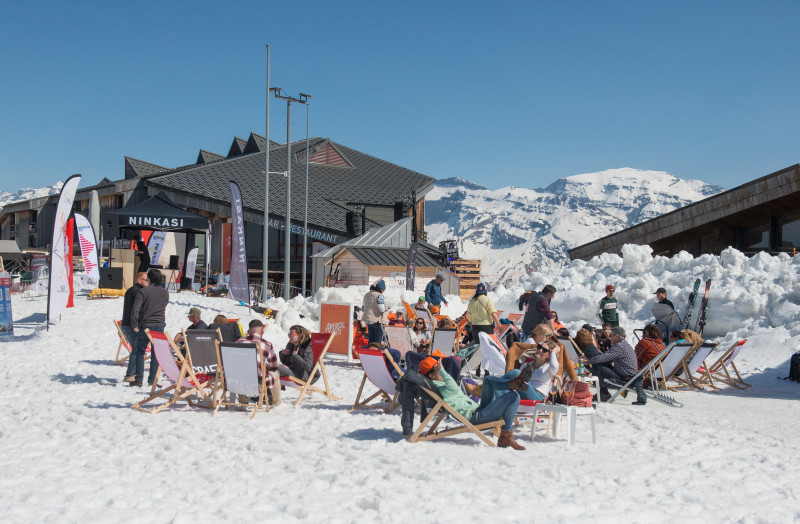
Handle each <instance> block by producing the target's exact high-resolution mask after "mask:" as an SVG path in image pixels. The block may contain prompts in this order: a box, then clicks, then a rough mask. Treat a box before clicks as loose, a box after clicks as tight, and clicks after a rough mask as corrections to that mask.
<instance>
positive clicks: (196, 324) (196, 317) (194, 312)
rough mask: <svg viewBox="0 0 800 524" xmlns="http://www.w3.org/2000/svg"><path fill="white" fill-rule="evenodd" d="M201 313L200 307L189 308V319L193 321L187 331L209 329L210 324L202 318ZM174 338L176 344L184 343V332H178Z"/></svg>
mask: <svg viewBox="0 0 800 524" xmlns="http://www.w3.org/2000/svg"><path fill="white" fill-rule="evenodd" d="M200 315H202V312H201V311H200V308H196V307H193V308H189V321H190V322H191V325H189V327H187V328H186V331H189V330H190V329H208V324H206V323H205V322H203V321H202V320H201V319H200ZM173 340H174V342H175V344H176V345H178V346H180V345H182V344H183V333H178V334H177V335H175V337H174V338H173Z"/></svg>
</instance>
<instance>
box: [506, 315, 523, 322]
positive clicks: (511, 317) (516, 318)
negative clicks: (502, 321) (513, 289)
mask: <svg viewBox="0 0 800 524" xmlns="http://www.w3.org/2000/svg"><path fill="white" fill-rule="evenodd" d="M506 318H507V319H508V320H510V321H511V322H513V323H514V324H519V321H520V320H522V313H509V314H508V315H506Z"/></svg>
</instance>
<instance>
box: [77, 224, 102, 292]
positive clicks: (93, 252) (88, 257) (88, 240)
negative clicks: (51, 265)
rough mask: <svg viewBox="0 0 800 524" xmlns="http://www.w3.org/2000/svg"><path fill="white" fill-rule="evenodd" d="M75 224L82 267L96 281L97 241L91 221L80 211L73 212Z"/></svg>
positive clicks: (97, 277)
mask: <svg viewBox="0 0 800 524" xmlns="http://www.w3.org/2000/svg"><path fill="white" fill-rule="evenodd" d="M75 226H76V227H77V228H78V244H80V246H81V256H82V257H83V267H84V268H85V269H86V274H87V275H88V276H89V278H90V279H92V280H94V282H95V283H97V282H99V281H100V271H99V270H98V266H97V242H96V237H95V235H94V228H93V227H92V224H91V222H89V220H88V219H87V218H86V217H85V216H83V215H81V214H80V213H75Z"/></svg>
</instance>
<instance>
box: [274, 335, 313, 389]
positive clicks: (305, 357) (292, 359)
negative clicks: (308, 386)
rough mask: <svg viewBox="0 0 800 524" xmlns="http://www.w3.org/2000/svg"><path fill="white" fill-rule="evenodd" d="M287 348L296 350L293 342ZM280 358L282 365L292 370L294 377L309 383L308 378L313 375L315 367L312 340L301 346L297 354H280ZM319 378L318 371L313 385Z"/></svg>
mask: <svg viewBox="0 0 800 524" xmlns="http://www.w3.org/2000/svg"><path fill="white" fill-rule="evenodd" d="M286 347H287V348H290V349H294V345H293V344H292V343H291V342H289V343H288V344H287V345H286ZM278 358H280V360H281V364H283V365H284V366H286V367H288V368H289V369H291V370H292V375H294V376H295V377H297V378H299V379H300V380H303V381H307V380H308V376H309V375H310V374H311V368H313V367H314V352H313V351H312V350H311V340H309V341H308V342H307V343H306V344H305V345H304V346H300V349H298V350H297V353H292V354H289V355H286V354H285V353H283V352H279V353H278ZM319 376H320V372H319V371H317V372H316V373H315V374H314V379H313V380H312V381H311V383H312V384H313V383H314V382H316V381H317V379H318V378H319Z"/></svg>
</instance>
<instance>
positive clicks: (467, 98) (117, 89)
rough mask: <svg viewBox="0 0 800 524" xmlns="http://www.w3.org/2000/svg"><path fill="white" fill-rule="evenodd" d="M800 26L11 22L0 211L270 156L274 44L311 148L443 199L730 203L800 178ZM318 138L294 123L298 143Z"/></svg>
mask: <svg viewBox="0 0 800 524" xmlns="http://www.w3.org/2000/svg"><path fill="white" fill-rule="evenodd" d="M798 20H800V2H797V1H774V2H773V1H767V2H738V1H732V2H706V1H694V2H686V1H674V2H540V1H530V2H494V3H489V2H470V1H460V2H450V1H441V2H416V1H404V2H393V3H390V2H374V1H373V2H366V1H365V2H354V1H353V2H350V1H342V2H280V3H278V2H225V3H223V2H180V1H170V2H150V1H139V2H125V3H123V2H80V1H78V2H72V3H64V2H40V3H36V4H29V3H28V4H26V3H22V2H4V3H2V4H1V5H0V49H2V58H3V64H4V67H3V72H4V74H3V82H2V83H1V84H0V85H1V86H2V87H0V190H4V191H16V190H17V189H19V188H20V187H42V186H46V185H50V184H52V183H54V182H55V181H57V180H62V181H63V180H65V179H66V178H67V177H68V176H69V175H70V174H73V173H81V174H83V175H84V179H83V180H82V183H81V186H87V185H91V184H94V183H97V182H98V181H99V180H100V179H102V178H103V177H108V178H110V179H112V180H117V179H120V178H122V177H123V176H124V172H123V167H124V166H123V157H124V156H125V155H127V156H131V157H134V158H138V159H141V160H145V161H148V162H153V163H156V164H161V165H164V166H167V167H177V166H180V165H185V164H190V163H193V162H194V161H195V159H196V157H197V153H198V151H199V150H200V149H201V148H202V149H206V150H209V151H213V152H216V153H219V154H223V155H224V154H227V152H228V148H229V147H230V145H231V142H232V140H233V137H234V136H240V137H242V138H245V139H246V138H247V136H248V135H249V133H250V132H251V131H253V132H256V133H258V134H264V129H265V117H264V114H265V84H266V73H265V65H266V49H265V44H268V43H269V44H271V45H272V53H271V56H272V64H271V66H272V67H271V73H272V85H273V86H280V87H282V88H284V90H285V91H287V92H288V93H290V94H294V95H296V94H297V93H300V92H305V93H309V94H311V95H312V96H313V100H312V105H311V135H312V136H327V137H330V138H331V139H333V140H334V141H337V142H340V143H343V144H345V145H347V146H349V147H353V148H355V149H358V150H361V151H364V152H366V153H368V154H371V155H374V156H377V157H380V158H383V159H385V160H389V161H391V162H394V163H397V164H400V165H402V166H404V167H407V168H410V169H414V170H417V171H420V172H422V173H425V174H427V175H430V176H433V177H436V178H444V177H451V176H457V177H461V178H466V179H468V180H472V181H474V182H477V183H480V184H483V185H485V186H487V187H490V188H499V187H503V186H507V185H517V186H523V187H534V188H535V187H544V186H546V185H548V184H550V183H551V182H553V181H554V180H556V179H557V178H559V177H563V176H568V175H573V174H578V173H585V172H593V171H600V170H604V169H610V168H617V167H634V168H639V169H654V170H663V171H669V172H671V173H673V174H675V175H677V176H679V177H681V178H685V179H700V180H703V181H706V182H709V183H712V184H717V185H721V186H724V187H728V188H730V187H734V186H736V185H739V184H742V183H745V182H747V181H749V180H752V179H754V178H757V177H760V176H763V175H765V174H768V173H771V172H773V171H776V170H778V169H781V168H784V167H786V166H789V165H792V164H795V163H797V162H799V161H800V147H798V146H800V138H799V137H800V134H799V133H798V131H797V122H798V121H800V118H799V117H800V105H799V104H798V96H797V93H798V86H800V68H798V63H800V60H799V59H800V31H798V30H797V21H798ZM270 107H271V119H270V126H271V129H270V134H271V138H272V139H273V140H277V141H280V142H284V141H285V139H286V116H285V113H286V111H285V109H286V105H285V103H281V102H279V101H275V100H273V101H272V102H271V104H270ZM305 124H306V122H305V110H304V109H303V108H302V106H297V105H295V106H293V124H292V139H293V140H298V139H302V138H305V131H306V126H305Z"/></svg>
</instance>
